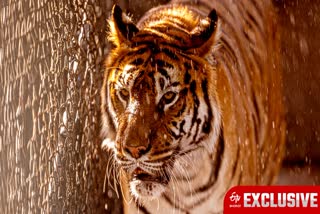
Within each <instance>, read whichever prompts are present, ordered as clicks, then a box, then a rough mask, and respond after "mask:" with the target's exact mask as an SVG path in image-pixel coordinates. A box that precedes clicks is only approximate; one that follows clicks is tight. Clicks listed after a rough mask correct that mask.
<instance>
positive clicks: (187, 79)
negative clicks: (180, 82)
mask: <svg viewBox="0 0 320 214" xmlns="http://www.w3.org/2000/svg"><path fill="white" fill-rule="evenodd" d="M190 80H191V75H190V74H189V71H188V70H186V73H185V74H184V83H185V84H189V83H190Z"/></svg>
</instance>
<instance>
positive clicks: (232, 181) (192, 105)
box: [101, 0, 286, 213]
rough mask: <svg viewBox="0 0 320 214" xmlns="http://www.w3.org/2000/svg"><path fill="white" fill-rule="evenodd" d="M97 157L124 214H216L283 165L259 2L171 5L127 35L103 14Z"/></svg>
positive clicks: (278, 105) (127, 22)
mask: <svg viewBox="0 0 320 214" xmlns="http://www.w3.org/2000/svg"><path fill="white" fill-rule="evenodd" d="M108 23H109V31H108V41H109V42H110V43H111V44H112V47H111V48H110V51H109V53H108V55H107V57H106V59H105V67H106V69H105V73H104V80H103V85H102V88H101V115H102V128H101V132H102V135H103V139H104V140H103V142H102V147H103V148H104V149H106V150H108V151H111V152H112V157H113V158H114V160H115V165H116V167H117V168H118V175H119V180H120V183H121V185H120V186H121V190H122V193H123V201H124V203H123V207H124V213H168V211H169V212H172V213H222V212H223V200H224V195H225V193H226V192H227V191H228V190H229V189H230V188H231V187H233V186H237V185H270V184H273V183H274V182H275V180H276V178H277V174H278V172H279V169H280V166H281V162H282V159H283V153H284V142H285V129H286V123H285V120H284V117H285V107H284V103H283V97H282V74H281V67H280V60H281V56H280V51H279V50H280V44H279V41H280V36H279V33H278V30H277V14H276V10H275V8H274V5H273V4H272V2H271V1H267V0H266V1H260V0H244V1H236V0H214V1H208V0H198V1H185V0H177V1H172V2H170V3H168V4H166V5H161V6H157V7H155V8H152V9H150V10H149V11H147V12H146V13H145V14H144V15H143V17H142V18H141V19H140V20H139V21H138V22H137V23H135V22H134V21H133V20H132V18H131V17H130V16H129V15H127V14H126V13H125V12H123V10H122V9H121V8H120V7H119V6H117V5H114V7H113V9H112V12H111V15H110V19H109V20H108Z"/></svg>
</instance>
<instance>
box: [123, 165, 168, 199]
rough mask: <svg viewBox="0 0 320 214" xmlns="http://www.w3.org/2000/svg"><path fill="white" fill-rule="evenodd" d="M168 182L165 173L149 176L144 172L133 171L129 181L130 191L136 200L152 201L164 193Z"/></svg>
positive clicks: (139, 170) (138, 169)
mask: <svg viewBox="0 0 320 214" xmlns="http://www.w3.org/2000/svg"><path fill="white" fill-rule="evenodd" d="M169 181H170V177H169V176H168V175H167V173H163V175H151V174H149V173H147V172H145V171H144V170H142V169H140V168H137V169H135V170H134V171H133V172H132V174H131V176H130V180H129V186H130V191H131V193H132V194H133V196H134V197H135V198H137V199H144V200H152V199H154V198H157V197H159V196H161V194H162V193H163V192H165V190H166V187H167V185H168V183H169Z"/></svg>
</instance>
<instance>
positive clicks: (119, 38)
mask: <svg viewBox="0 0 320 214" xmlns="http://www.w3.org/2000/svg"><path fill="white" fill-rule="evenodd" d="M109 25H110V34H109V37H108V39H109V40H110V41H111V42H112V43H113V44H114V45H115V46H116V47H119V46H120V45H121V44H123V43H127V44H129V43H130V40H131V39H132V37H133V36H134V35H135V34H136V33H138V32H139V29H138V28H137V26H136V25H135V24H134V23H133V22H132V21H131V19H130V17H128V16H127V15H126V14H124V13H123V12H122V9H121V8H120V7H119V6H118V5H114V6H113V8H112V15H111V18H110V20H109Z"/></svg>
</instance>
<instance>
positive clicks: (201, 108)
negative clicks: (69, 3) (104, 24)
mask: <svg viewBox="0 0 320 214" xmlns="http://www.w3.org/2000/svg"><path fill="white" fill-rule="evenodd" d="M120 15H121V16H120ZM214 15H215V14H211V17H210V16H209V18H210V19H209V18H207V19H209V21H208V23H207V25H208V26H210V27H211V28H213V27H214V26H215V25H216V21H217V20H216V19H215V20H214V21H212V19H213V18H214ZM198 22H199V23H200V22H201V21H200V20H199V21H198ZM110 24H111V35H112V36H113V38H112V39H113V42H114V43H115V48H114V49H113V50H112V52H111V54H110V55H109V57H108V59H107V72H106V75H105V80H104V84H103V88H102V113H103V118H104V121H103V122H104V127H103V132H105V135H106V139H107V140H105V142H106V146H108V147H109V148H112V149H113V151H114V154H115V159H116V161H117V163H118V164H119V166H120V169H121V172H122V173H123V174H124V175H125V177H126V179H127V181H128V185H129V186H130V190H131V193H132V194H133V195H134V196H135V197H136V198H138V199H139V198H141V199H153V198H157V197H158V196H160V195H161V194H162V193H163V192H165V191H166V190H167V186H168V184H169V183H170V181H171V179H172V176H183V175H181V174H183V173H184V171H183V170H181V169H178V168H179V167H181V162H179V159H180V158H182V157H183V156H184V155H188V154H190V153H192V152H194V151H196V150H198V149H199V148H203V147H207V148H208V149H209V150H210V148H211V147H212V145H210V144H212V143H214V141H215V139H216V138H217V136H218V134H219V125H220V114H219V110H218V107H217V106H218V105H217V100H216V99H215V96H209V93H210V94H214V83H213V82H214V81H213V80H214V78H212V76H214V73H213V72H214V70H215V68H214V67H212V64H211V63H209V62H208V60H207V59H206V58H205V57H203V55H201V56H200V55H199V54H192V51H191V53H190V50H183V49H182V48H181V49H179V48H177V47H172V45H170V44H167V43H165V42H164V41H166V40H167V38H159V37H156V36H155V35H154V34H153V33H152V31H148V30H146V29H145V28H144V29H138V27H136V26H135V25H134V24H133V23H132V22H131V21H130V20H129V19H128V18H127V17H125V16H124V14H123V13H122V11H121V9H120V8H119V7H117V6H115V7H114V9H113V16H112V20H111V22H110ZM205 24H206V23H205ZM211 25H214V26H211ZM193 28H195V26H194V27H193ZM200 30H201V29H200ZM122 31H125V32H122ZM126 31H130V32H126ZM207 31H208V30H207V29H206V32H204V33H208V32H207ZM214 32H215V31H212V32H211V34H214ZM197 33H198V34H199V33H201V32H197ZM200 36H201V35H200ZM211 36H213V35H211ZM207 37H208V36H207ZM210 38H211V37H208V38H206V39H204V40H205V41H204V43H205V42H207V41H208V40H210ZM196 48H199V47H196ZM196 48H194V50H193V51H195V50H196ZM206 48H207V47H206ZM198 53H199V52H198ZM208 76H210V77H208ZM210 90H211V91H210ZM211 141H213V142H211ZM179 164H180V165H179ZM184 165H187V164H185V163H184ZM184 167H186V168H187V166H184ZM186 170H187V169H186Z"/></svg>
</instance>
